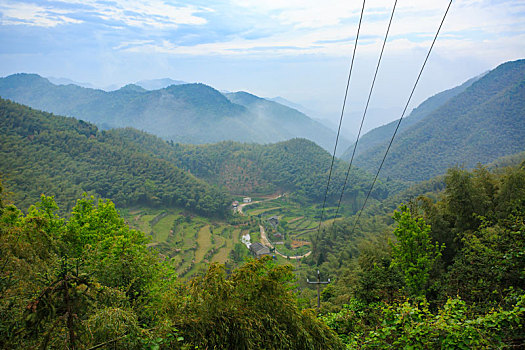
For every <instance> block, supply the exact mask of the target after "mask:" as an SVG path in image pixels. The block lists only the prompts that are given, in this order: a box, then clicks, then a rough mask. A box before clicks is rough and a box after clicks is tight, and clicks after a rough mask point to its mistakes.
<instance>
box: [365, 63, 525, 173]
mask: <svg viewBox="0 0 525 350" xmlns="http://www.w3.org/2000/svg"><path fill="white" fill-rule="evenodd" d="M524 96H525V60H518V61H514V62H507V63H504V64H502V65H500V66H499V67H497V68H496V69H494V70H493V71H491V72H489V73H487V74H486V75H484V76H483V77H481V78H480V79H478V80H477V81H475V82H473V83H472V85H470V86H469V87H468V88H466V89H465V90H464V91H463V92H461V93H459V94H457V95H456V96H454V97H451V98H450V99H449V100H448V101H447V102H446V103H444V104H443V105H441V106H440V107H438V108H436V109H435V110H434V111H433V112H431V113H429V114H428V115H427V116H426V117H425V118H423V119H422V120H421V121H420V122H418V123H415V124H413V125H411V126H410V127H408V128H406V129H405V130H403V131H402V132H400V133H399V134H398V135H397V136H396V141H395V143H394V144H393V145H392V148H391V149H390V152H389V155H388V158H387V160H386V162H385V165H384V168H383V170H382V173H381V175H382V176H385V177H392V178H395V179H399V180H409V181H423V180H428V179H429V178H431V177H433V176H437V175H440V174H444V173H445V172H446V169H448V168H450V167H452V166H455V165H458V164H459V165H463V166H466V167H469V168H474V167H475V166H476V164H477V163H478V162H481V163H484V164H485V163H489V162H492V161H494V160H495V159H496V158H499V157H502V156H505V155H510V154H514V153H517V152H521V151H523V149H524V147H525V100H524ZM401 125H403V124H401ZM388 140H389V138H388ZM359 146H360V145H359ZM386 147H387V140H385V141H384V142H383V143H382V144H380V145H377V146H375V147H371V148H369V149H368V150H367V151H366V152H364V153H362V154H360V155H359V156H358V157H357V158H356V164H357V165H358V166H359V167H362V168H363V169H365V170H368V171H375V170H376V169H377V167H378V166H379V163H380V161H381V159H382V158H383V155H384V153H385V150H386Z"/></svg>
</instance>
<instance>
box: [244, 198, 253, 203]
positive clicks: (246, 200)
mask: <svg viewBox="0 0 525 350" xmlns="http://www.w3.org/2000/svg"><path fill="white" fill-rule="evenodd" d="M242 202H243V203H251V202H252V199H251V197H244V198H243V199H242Z"/></svg>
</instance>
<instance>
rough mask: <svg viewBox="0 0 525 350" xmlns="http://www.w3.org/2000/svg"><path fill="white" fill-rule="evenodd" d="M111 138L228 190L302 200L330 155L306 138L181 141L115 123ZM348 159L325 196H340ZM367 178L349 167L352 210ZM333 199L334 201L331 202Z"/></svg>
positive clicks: (315, 188) (338, 164)
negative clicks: (261, 142) (289, 194)
mask: <svg viewBox="0 0 525 350" xmlns="http://www.w3.org/2000/svg"><path fill="white" fill-rule="evenodd" d="M108 133H110V134H116V135H118V137H116V139H119V140H120V139H122V140H127V142H128V144H130V145H131V144H133V145H135V147H137V149H138V147H140V149H142V150H143V151H144V152H150V153H152V154H156V155H158V156H159V157H162V158H163V159H166V160H169V161H170V162H173V163H174V164H175V165H177V166H178V167H180V168H182V169H187V170H189V171H190V172H191V173H192V174H194V175H195V176H197V177H199V178H202V179H205V180H206V181H208V182H211V183H214V184H218V185H221V186H224V187H226V188H227V189H228V190H229V191H230V192H232V193H238V194H243V193H275V192H279V191H281V192H292V195H293V196H294V197H296V199H298V200H299V201H302V202H322V201H323V198H324V191H325V190H326V180H327V178H328V172H329V168H330V162H331V156H330V154H329V153H328V152H326V151H324V150H323V149H322V148H321V147H319V146H317V145H316V144H315V143H313V142H311V141H308V140H306V139H292V140H289V141H284V142H278V143H275V144H269V145H257V144H241V143H237V142H232V141H225V142H220V143H217V144H211V145H198V146H197V145H183V144H178V143H171V142H169V143H168V144H169V145H170V147H166V144H167V143H166V142H164V141H162V140H160V139H158V138H156V137H154V136H152V135H149V134H147V133H143V132H139V131H137V130H134V129H129V128H127V129H116V130H111V131H109V132H108ZM347 167H348V165H347V164H346V163H344V162H342V161H340V160H337V159H336V161H335V164H334V170H333V173H332V181H331V186H330V188H329V192H328V200H329V201H330V202H331V203H334V202H335V201H336V200H338V199H339V195H340V191H341V188H342V186H343V182H344V179H345V172H346V170H347ZM371 182H372V178H371V177H370V175H368V174H367V173H365V172H363V171H360V170H358V169H355V168H354V169H353V170H352V173H351V174H350V176H349V179H348V183H347V186H346V189H345V194H346V195H345V197H344V198H343V200H344V202H345V203H346V204H347V205H348V206H349V207H350V208H351V210H353V211H355V210H356V209H357V208H358V205H359V204H361V203H362V200H363V199H364V196H365V194H366V192H367V191H368V187H369V186H370V183H371ZM401 188H402V185H401V184H399V183H396V182H393V181H390V182H379V183H378V184H377V185H376V188H375V189H374V191H373V192H372V196H371V200H372V201H377V200H382V199H384V198H386V197H387V196H388V195H390V194H392V192H398V191H399V190H400V189H401ZM335 203H336V202H335Z"/></svg>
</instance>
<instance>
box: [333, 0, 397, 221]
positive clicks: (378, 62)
mask: <svg viewBox="0 0 525 350" xmlns="http://www.w3.org/2000/svg"><path fill="white" fill-rule="evenodd" d="M396 6H397V0H395V1H394V6H393V7H392V13H391V15H390V20H389V21H388V27H387V29H386V34H385V39H384V40H383V46H382V47H381V53H380V54H379V59H378V61H377V66H376V70H375V73H374V79H372V85H371V86H370V91H369V92H368V98H367V100H366V106H365V110H364V112H363V117H362V118H361V125H360V126H359V132H358V133H357V138H356V141H355V143H354V150H353V151H352V157H351V158H350V164H349V165H348V170H347V171H346V176H345V181H344V183H343V188H342V190H341V196H340V197H339V202H338V203H337V210H336V212H335V216H334V221H333V222H332V229H333V228H334V225H335V219H337V215H338V214H339V209H340V208H341V202H342V200H343V195H344V192H345V189H346V184H347V183H348V177H349V175H350V170H351V169H352V163H353V162H354V156H355V151H356V149H357V144H358V143H359V138H360V136H361V131H362V130H363V123H364V121H365V117H366V112H367V111H368V105H369V104H370V99H371V97H372V92H373V90H374V85H375V82H376V78H377V73H378V72H379V66H380V65H381V60H382V58H383V53H384V51H385V46H386V42H387V40H388V33H389V32H390V27H391V26H392V19H393V18H394V13H395V11H396Z"/></svg>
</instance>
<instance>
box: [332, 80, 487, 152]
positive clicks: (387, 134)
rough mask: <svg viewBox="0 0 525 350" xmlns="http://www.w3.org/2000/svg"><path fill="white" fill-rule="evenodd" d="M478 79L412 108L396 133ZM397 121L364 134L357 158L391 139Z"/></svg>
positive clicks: (349, 148) (351, 150) (349, 150)
mask: <svg viewBox="0 0 525 350" xmlns="http://www.w3.org/2000/svg"><path fill="white" fill-rule="evenodd" d="M480 78H481V76H480V77H475V78H472V79H469V80H468V81H466V82H464V83H463V84H461V85H459V86H456V87H455V88H452V89H449V90H445V91H442V92H440V93H438V94H436V95H434V96H432V97H430V98H428V99H426V100H425V101H424V102H423V103H421V104H420V105H419V106H417V107H416V108H414V110H413V111H412V112H411V113H410V114H409V115H408V116H407V117H406V118H403V121H402V123H401V125H400V126H399V131H398V132H403V131H404V130H406V129H408V128H409V127H410V126H412V125H414V124H416V123H417V122H419V121H421V120H423V119H424V118H426V117H427V116H429V115H430V114H431V113H432V112H434V111H435V110H436V109H438V108H439V107H441V106H443V105H444V104H445V103H447V102H448V101H449V100H450V99H451V98H452V97H455V96H457V95H459V94H460V93H462V92H463V91H465V90H466V89H467V88H468V87H469V86H471V85H472V84H473V83H474V82H475V81H476V80H478V79H480ZM398 121H399V119H398V120H394V121H393V122H390V123H388V124H385V125H383V126H380V127H377V128H375V129H373V130H370V131H369V132H367V133H366V134H364V135H363V136H362V137H361V138H360V139H359V144H358V147H357V149H356V155H357V156H359V155H360V154H363V153H364V152H366V151H368V150H370V149H372V148H374V147H375V146H378V145H382V144H384V143H385V142H389V141H390V139H391V138H392V134H393V133H394V130H395V129H396V126H397V124H398ZM353 150H354V145H351V146H350V147H348V149H347V150H346V151H345V152H344V153H343V155H342V156H341V159H344V160H348V161H349V160H350V158H351V157H352V152H353Z"/></svg>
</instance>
